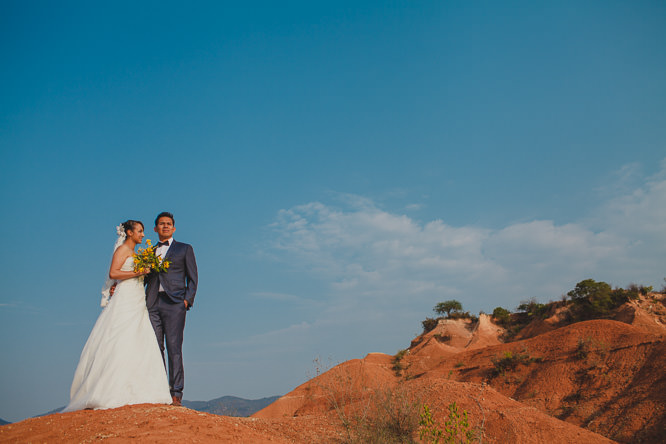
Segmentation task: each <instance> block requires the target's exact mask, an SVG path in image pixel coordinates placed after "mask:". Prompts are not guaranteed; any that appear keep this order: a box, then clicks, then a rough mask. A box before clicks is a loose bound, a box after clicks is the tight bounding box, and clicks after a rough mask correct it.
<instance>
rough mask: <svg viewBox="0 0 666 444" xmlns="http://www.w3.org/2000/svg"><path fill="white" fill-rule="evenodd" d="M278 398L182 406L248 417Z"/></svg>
mask: <svg viewBox="0 0 666 444" xmlns="http://www.w3.org/2000/svg"><path fill="white" fill-rule="evenodd" d="M278 398H279V396H271V397H270V398H261V399H243V398H237V397H235V396H222V397H221V398H216V399H211V400H210V401H188V400H186V399H184V400H183V406H184V407H187V408H188V409H192V410H197V411H199V412H205V413H212V414H213V415H224V416H250V415H251V414H253V413H255V412H258V411H259V410H261V409H263V408H264V407H266V406H267V405H269V404H272V403H273V402H274V401H276V400H277V399H278ZM64 408H65V406H64V405H63V406H62V407H58V408H57V409H53V410H51V411H49V412H46V413H42V414H41V415H36V416H35V418H38V417H40V416H46V415H51V414H53V413H60V411H61V410H62V409H64ZM4 424H10V423H8V422H2V420H1V419H0V425H4Z"/></svg>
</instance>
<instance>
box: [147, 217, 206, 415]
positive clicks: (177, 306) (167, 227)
mask: <svg viewBox="0 0 666 444" xmlns="http://www.w3.org/2000/svg"><path fill="white" fill-rule="evenodd" d="M154 229H155V232H156V233H157V235H158V237H159V239H160V241H159V243H158V244H157V245H156V247H155V254H156V255H157V256H161V257H162V259H164V260H167V261H169V262H170V265H169V268H168V269H167V271H166V272H162V273H156V272H151V273H150V274H149V275H148V276H146V280H145V281H146V282H145V283H146V306H147V307H148V314H149V316H150V322H151V324H153V329H155V335H156V336H157V342H158V344H159V345H160V350H161V351H162V359H164V341H165V339H166V350H167V353H168V358H169V387H170V389H171V398H172V400H173V405H176V406H179V405H181V399H182V398H183V386H184V382H185V377H184V373H183V352H182V348H183V330H184V329H185V314H186V313H187V310H189V309H190V308H192V304H194V296H195V295H196V293H197V281H198V278H197V262H196V260H195V259H194V250H193V249H192V246H191V245H189V244H184V243H182V242H176V241H175V240H173V233H174V232H175V231H176V224H175V221H174V219H173V214H171V213H167V212H163V213H160V214H158V215H157V218H156V219H155V228H154Z"/></svg>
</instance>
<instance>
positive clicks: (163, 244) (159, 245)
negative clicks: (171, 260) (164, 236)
mask: <svg viewBox="0 0 666 444" xmlns="http://www.w3.org/2000/svg"><path fill="white" fill-rule="evenodd" d="M168 246H169V241H164V242H158V243H157V248H160V247H168Z"/></svg>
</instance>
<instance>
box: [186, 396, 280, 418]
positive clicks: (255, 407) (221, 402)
mask: <svg viewBox="0 0 666 444" xmlns="http://www.w3.org/2000/svg"><path fill="white" fill-rule="evenodd" d="M278 398H280V397H279V396H271V397H270V398H262V399H254V400H252V399H243V398H237V397H235V396H222V397H221V398H217V399H211V400H210V401H183V406H184V407H187V408H188V409H192V410H197V411H199V412H205V413H212V414H214V415H224V416H250V415H252V414H253V413H255V412H258V411H259V410H261V409H263V408H264V407H266V406H268V405H269V404H272V403H273V402H274V401H276V400H277V399H278Z"/></svg>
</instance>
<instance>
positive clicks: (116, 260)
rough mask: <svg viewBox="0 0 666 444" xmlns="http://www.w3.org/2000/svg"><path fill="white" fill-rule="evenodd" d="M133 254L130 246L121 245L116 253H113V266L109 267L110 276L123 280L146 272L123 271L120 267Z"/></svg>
mask: <svg viewBox="0 0 666 444" xmlns="http://www.w3.org/2000/svg"><path fill="white" fill-rule="evenodd" d="M131 255H132V252H131V250H130V249H129V248H126V247H125V248H123V246H120V247H119V248H118V249H117V250H116V252H115V253H113V259H111V267H110V268H109V277H110V278H111V279H115V280H117V281H122V280H124V279H130V278H134V277H137V276H141V275H144V274H148V272H144V273H135V272H134V271H123V270H121V269H120V268H121V267H122V266H123V264H124V263H125V261H126V260H127V258H128V257H130V256H131Z"/></svg>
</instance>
